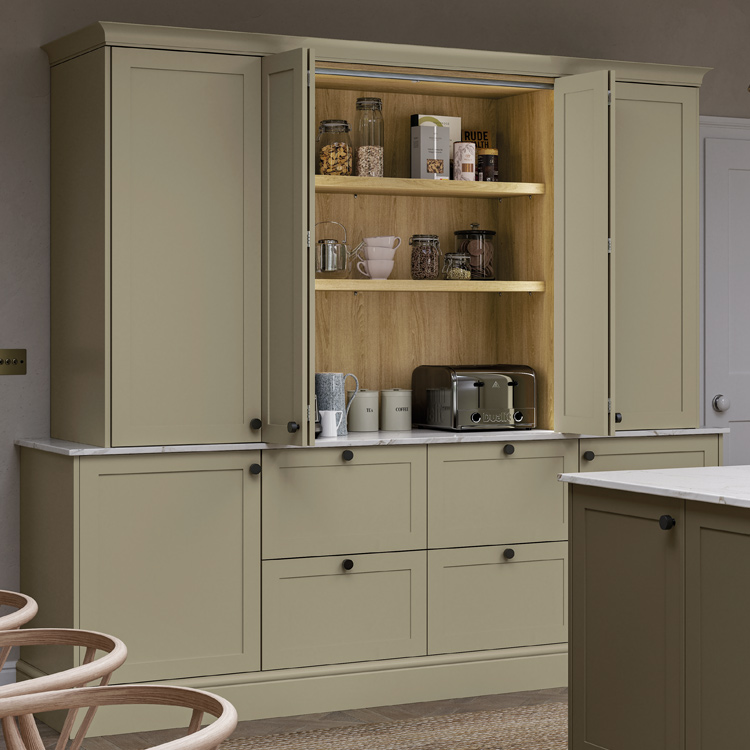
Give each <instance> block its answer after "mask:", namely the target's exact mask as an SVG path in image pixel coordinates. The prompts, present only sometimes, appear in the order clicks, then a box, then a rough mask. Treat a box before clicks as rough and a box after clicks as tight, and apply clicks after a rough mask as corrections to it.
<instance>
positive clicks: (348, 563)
mask: <svg viewBox="0 0 750 750" xmlns="http://www.w3.org/2000/svg"><path fill="white" fill-rule="evenodd" d="M341 567H342V568H343V569H344V570H351V569H352V568H353V567H354V560H349V559H348V558H347V559H346V560H344V562H342V563H341Z"/></svg>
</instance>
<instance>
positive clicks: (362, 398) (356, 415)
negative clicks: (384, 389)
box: [346, 388, 380, 432]
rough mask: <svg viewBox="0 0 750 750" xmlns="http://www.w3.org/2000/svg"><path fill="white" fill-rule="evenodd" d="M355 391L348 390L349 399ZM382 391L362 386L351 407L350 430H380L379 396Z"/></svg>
mask: <svg viewBox="0 0 750 750" xmlns="http://www.w3.org/2000/svg"><path fill="white" fill-rule="evenodd" d="M353 394H354V391H347V392H346V395H347V400H351V398H352V396H353ZM379 396H380V391H369V390H367V388H360V389H359V393H358V394H357V400H356V401H354V402H353V403H352V407H351V409H349V432H377V431H378V397H379Z"/></svg>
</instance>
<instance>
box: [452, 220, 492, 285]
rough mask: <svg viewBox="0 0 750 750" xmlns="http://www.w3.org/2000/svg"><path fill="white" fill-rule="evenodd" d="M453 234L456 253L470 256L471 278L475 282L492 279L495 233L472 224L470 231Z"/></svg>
mask: <svg viewBox="0 0 750 750" xmlns="http://www.w3.org/2000/svg"><path fill="white" fill-rule="evenodd" d="M454 234H455V235H456V252H457V253H468V254H469V255H470V256H471V278H472V279H474V280H475V281H491V280H492V279H494V278H495V242H494V237H495V234H496V232H493V231H492V230H491V229H480V228H479V224H472V225H471V229H462V230H459V231H457V232H454Z"/></svg>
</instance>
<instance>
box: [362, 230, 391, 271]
mask: <svg viewBox="0 0 750 750" xmlns="http://www.w3.org/2000/svg"><path fill="white" fill-rule="evenodd" d="M400 244H401V238H400V237H395V236H393V235H389V236H386V237H365V238H364V240H362V247H361V249H360V252H361V255H362V260H360V261H359V263H357V268H358V269H359V272H360V273H361V274H362V275H363V276H366V277H367V278H368V279H387V278H388V277H389V276H390V275H391V271H393V264H394V260H393V256H394V255H395V254H396V249H397V248H398V246H399V245H400Z"/></svg>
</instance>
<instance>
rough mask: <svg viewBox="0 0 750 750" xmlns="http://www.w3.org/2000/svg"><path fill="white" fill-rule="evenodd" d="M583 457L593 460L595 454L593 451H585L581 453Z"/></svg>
mask: <svg viewBox="0 0 750 750" xmlns="http://www.w3.org/2000/svg"><path fill="white" fill-rule="evenodd" d="M583 457H584V458H585V459H586V461H593V460H594V459H595V458H596V454H595V453H594V451H586V452H585V453H584V454H583Z"/></svg>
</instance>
